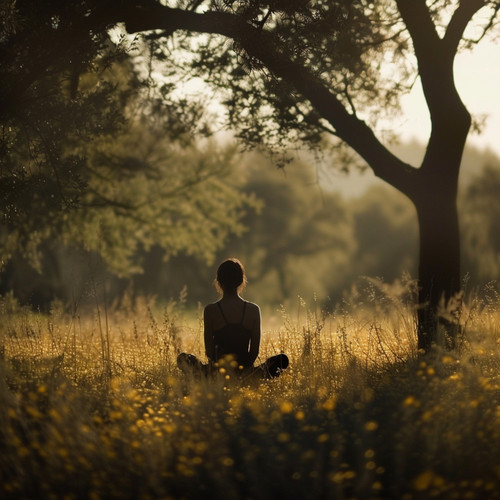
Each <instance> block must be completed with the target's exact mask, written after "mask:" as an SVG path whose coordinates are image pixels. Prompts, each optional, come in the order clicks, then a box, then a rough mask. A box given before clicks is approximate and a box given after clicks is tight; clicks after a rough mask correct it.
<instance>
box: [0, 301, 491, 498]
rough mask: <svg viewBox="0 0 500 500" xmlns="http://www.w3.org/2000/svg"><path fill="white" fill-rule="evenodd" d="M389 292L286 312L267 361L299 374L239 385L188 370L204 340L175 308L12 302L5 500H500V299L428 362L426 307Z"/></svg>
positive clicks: (5, 343) (266, 351) (3, 412)
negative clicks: (421, 315) (422, 337)
mask: <svg viewBox="0 0 500 500" xmlns="http://www.w3.org/2000/svg"><path fill="white" fill-rule="evenodd" d="M385 296H386V299H387V297H389V295H388V294H386V295H385ZM379 299H380V297H378V299H377V301H375V302H373V301H372V302H369V303H366V302H362V301H361V299H360V298H359V297H357V298H356V300H357V302H356V300H355V302H354V303H352V304H349V307H346V308H344V310H340V311H337V312H336V313H335V314H325V313H322V312H321V311H320V310H319V308H317V307H316V306H315V305H314V304H313V305H312V306H309V307H307V305H306V304H304V303H303V302H302V301H299V302H298V304H297V307H296V309H295V310H288V311H281V315H282V316H281V325H282V326H281V328H279V329H278V330H276V331H265V332H264V335H263V343H262V348H261V355H260V357H261V358H262V359H264V358H265V357H266V356H268V355H272V354H275V353H276V352H279V351H284V352H286V353H287V354H288V356H289V358H290V362H291V364H290V367H289V369H288V370H287V371H286V373H284V374H283V376H282V377H280V378H278V379H275V380H272V381H262V382H253V383H252V384H251V385H242V384H240V383H236V381H232V380H231V379H227V377H226V376H225V375H224V374H221V376H220V377H219V378H218V379H216V380H211V381H208V380H196V379H190V378H186V377H185V376H182V375H181V373H180V372H179V371H178V369H177V367H176V363H175V358H176V355H177V354H178V353H179V352H181V351H189V352H193V353H194V354H196V355H199V356H202V352H203V345H202V340H201V339H202V332H201V322H200V320H199V315H198V318H196V320H195V321H191V322H188V319H191V320H193V316H196V314H191V315H188V314H187V313H184V314H183V313H182V312H181V311H182V309H180V308H179V307H175V306H174V307H172V306H169V307H166V308H164V309H162V310H158V308H155V307H154V305H153V304H148V303H147V302H146V301H144V300H142V301H141V300H138V301H135V302H134V303H132V302H130V303H129V304H128V305H123V304H122V305H121V307H114V308H113V307H110V308H107V309H105V308H104V307H101V308H97V307H96V308H95V309H94V310H92V311H89V312H87V313H85V314H84V313H83V312H81V313H80V314H78V313H74V314H71V315H67V314H65V313H64V312H63V311H62V309H61V308H58V307H55V308H54V309H53V311H52V313H51V314H50V315H41V314H34V313H32V312H30V311H28V310H25V309H22V308H19V307H17V306H16V305H15V304H14V303H13V300H12V298H9V297H4V298H3V301H2V303H1V307H2V311H1V312H2V318H3V322H2V325H1V327H0V328H1V336H0V356H1V361H0V371H1V374H0V375H1V379H0V461H1V481H0V498H6V499H10V498H12V499H14V498H15V499H18V498H96V499H97V498H120V499H123V498H196V499H198V498H224V499H226V498H227V499H232V498H234V499H237V498H238V499H239V498H245V499H246V498H252V499H253V498H255V499H267V498H301V499H302V498H335V499H351V498H359V499H376V498H381V499H382V498H384V499H385V498H395V499H396V498H397V499H421V498H457V499H462V498H480V499H484V498H496V497H498V496H499V493H498V489H497V485H498V484H499V482H500V439H499V437H500V378H499V373H500V371H499V368H500V354H499V348H500V302H499V300H498V297H496V296H491V297H490V299H489V300H488V301H479V300H475V301H471V303H470V307H469V309H468V310H467V314H466V315H465V316H464V325H465V333H464V335H465V336H464V339H465V340H464V342H463V343H462V345H461V349H460V351H457V352H441V351H439V350H435V351H434V352H432V353H430V354H428V355H426V356H422V355H419V354H418V353H417V352H416V346H415V339H414V326H413V319H412V318H413V314H412V311H411V310H410V309H408V308H407V307H405V306H404V305H403V303H402V302H398V301H397V300H393V299H390V300H389V299H387V300H385V301H384V300H379ZM103 315H105V317H103ZM187 316H190V317H189V318H188V317H187ZM193 325H194V326H193Z"/></svg>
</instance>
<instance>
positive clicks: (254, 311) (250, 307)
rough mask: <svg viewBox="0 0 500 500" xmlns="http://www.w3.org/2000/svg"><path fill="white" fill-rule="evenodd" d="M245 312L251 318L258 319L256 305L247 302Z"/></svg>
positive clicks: (258, 310)
mask: <svg viewBox="0 0 500 500" xmlns="http://www.w3.org/2000/svg"><path fill="white" fill-rule="evenodd" d="M246 307H247V311H248V313H249V314H251V315H252V316H253V317H257V316H259V317H260V307H259V306H258V305H257V304H254V303H253V302H248V301H247V305H246Z"/></svg>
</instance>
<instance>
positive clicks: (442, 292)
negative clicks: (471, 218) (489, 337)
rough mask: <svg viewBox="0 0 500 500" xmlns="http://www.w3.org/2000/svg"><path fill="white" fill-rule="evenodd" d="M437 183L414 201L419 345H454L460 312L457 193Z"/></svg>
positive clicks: (424, 348) (427, 348)
mask: <svg viewBox="0 0 500 500" xmlns="http://www.w3.org/2000/svg"><path fill="white" fill-rule="evenodd" d="M434 184H435V183H434ZM446 191H447V190H441V191H440V190H439V189H436V186H435V185H434V187H431V188H430V189H428V191H427V193H426V194H425V195H423V196H421V197H419V199H418V200H417V201H416V202H415V205H416V209H417V215H418V223H419V229H420V256H419V268H418V280H419V293H418V313H417V317H418V327H417V334H418V348H419V349H422V350H423V351H425V352H428V351H429V350H430V348H431V347H432V345H433V344H437V345H443V346H445V347H447V348H453V347H454V346H455V340H456V336H457V333H458V321H457V319H458V317H457V316H458V314H459V312H460V304H461V303H460V237H459V225H458V213H457V206H456V194H455V193H454V192H453V191H448V192H446Z"/></svg>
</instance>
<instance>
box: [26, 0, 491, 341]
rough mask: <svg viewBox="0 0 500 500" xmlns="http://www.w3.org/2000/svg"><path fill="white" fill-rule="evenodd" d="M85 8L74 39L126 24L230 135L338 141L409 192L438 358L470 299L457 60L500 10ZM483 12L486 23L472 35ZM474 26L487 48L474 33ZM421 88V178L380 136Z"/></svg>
mask: <svg viewBox="0 0 500 500" xmlns="http://www.w3.org/2000/svg"><path fill="white" fill-rule="evenodd" d="M23 3H24V2H23ZM35 3H37V2H35ZM47 3H51V2H47ZM77 4H78V7H79V8H78V9H77V10H78V14H75V15H74V16H73V18H77V20H78V23H76V22H75V23H74V25H75V26H78V30H73V33H74V36H75V37H77V38H82V39H85V40H86V39H87V38H88V37H89V34H93V35H95V34H96V33H103V29H108V28H110V27H112V26H117V25H120V23H123V25H124V26H125V28H126V31H127V32H128V33H139V32H140V33H144V34H145V37H144V38H145V39H146V40H147V41H148V42H149V48H150V55H151V56H152V57H153V58H156V59H157V60H158V61H160V63H161V65H162V67H163V68H164V69H165V74H166V76H167V77H168V76H172V75H174V76H176V77H179V76H181V75H186V74H189V75H193V76H198V77H203V78H204V79H205V80H206V81H207V82H209V83H210V84H211V85H212V86H213V87H214V88H215V89H216V90H217V93H218V94H219V95H220V96H221V97H222V101H223V103H224V105H225V106H226V109H227V110H228V112H227V118H228V124H229V125H230V126H232V127H235V128H236V129H237V130H238V135H239V136H240V138H242V139H243V140H244V141H246V142H247V143H253V144H255V143H262V142H265V143H268V144H270V145H271V146H274V147H276V146H280V145H283V144H287V143H290V142H292V143H296V142H297V141H298V140H300V141H304V142H306V143H307V144H309V145H311V146H318V145H319V144H321V142H322V140H323V137H324V136H325V134H326V135H330V136H333V137H334V138H336V139H338V140H339V141H341V143H342V144H345V145H347V146H349V147H350V148H351V149H352V150H353V151H354V152H356V153H357V154H358V155H359V156H360V157H361V158H362V159H363V160H364V161H365V162H366V164H367V165H368V166H369V167H370V168H371V169H372V170H373V171H374V173H375V174H376V175H377V176H378V177H380V178H381V179H383V180H385V181H386V182H388V183H389V184H390V185H392V186H394V187H395V188H396V189H398V190H399V191H401V192H402V193H404V194H405V195H406V196H407V197H408V198H409V199H410V200H411V201H412V202H413V204H414V205H415V208H416V212H417V217H418V223H419V231H420V245H419V247H420V252H419V276H418V278H419V298H418V300H419V304H420V307H419V309H418V319H419V321H418V332H417V333H418V346H419V347H420V348H421V349H424V350H429V349H430V347H431V345H432V343H433V342H436V341H438V320H439V308H440V306H441V305H442V304H447V303H449V302H450V301H451V299H453V297H455V296H456V295H458V294H459V293H460V244H459V227H458V216H457V207H456V198H457V184H458V173H459V170H460V162H461V157H462V152H463V148H464V144H465V141H466V138H467V135H468V132H469V129H470V126H471V116H470V114H469V112H468V111H467V109H466V108H465V106H464V104H463V103H462V101H461V99H460V96H459V95H458V93H457V90H456V88H455V84H454V79H453V61H454V57H455V55H456V53H457V51H458V50H459V48H463V47H467V46H469V47H470V46H472V44H473V43H475V42H476V41H479V40H480V39H481V38H482V37H483V36H484V35H485V34H486V33H487V32H488V31H490V30H491V29H492V28H493V27H494V25H495V20H496V15H497V13H498V11H499V10H500V4H499V3H498V2H496V1H487V0H434V1H430V0H427V1H426V0H379V1H375V2H374V1H369V0H331V1H326V0H316V1H306V0H293V1H289V0H272V1H269V2H264V1H259V0H245V1H238V0H207V1H203V0H179V1H170V2H160V1H156V0H140V1H135V2H121V1H118V0H108V1H103V0H101V1H99V2H96V1H90V0H87V1H85V0H81V1H79V2H77ZM67 10H68V9H67ZM479 11H482V13H483V14H484V15H483V16H482V17H481V19H478V20H477V21H476V22H474V23H473V17H474V16H475V14H476V13H478V12H479ZM78 15H79V17H78ZM56 24H57V23H56ZM472 25H473V27H474V30H473V31H472V32H471V33H472V34H475V35H477V36H476V38H475V39H472V38H471V36H472V35H471V36H469V35H467V32H466V30H467V28H468V27H469V26H472ZM53 31H57V29H55V28H54V29H53ZM80 33H83V35H82V36H80ZM174 33H175V34H176V35H175V37H173V34H174ZM199 34H203V36H201V37H200V36H198V35H199ZM86 37H87V38H86ZM90 38H92V37H90ZM227 40H230V41H232V43H228V42H227ZM388 65H389V66H392V69H393V71H392V72H391V73H390V74H389V73H388V72H387V66H388ZM417 75H418V76H419V77H420V80H421V83H422V87H423V90H424V95H425V98H426V101H427V105H428V108H429V112H430V116H431V122H432V131H431V134H430V137H429V141H428V144H427V150H426V154H425V157H424V159H423V161H422V164H421V165H420V166H419V167H418V168H417V167H414V166H411V165H409V164H407V163H405V162H404V161H402V160H401V159H399V158H397V157H396V156H395V155H393V154H392V153H391V152H390V151H389V150H388V149H387V148H386V147H385V146H384V145H383V144H382V142H381V140H379V139H378V137H377V135H376V133H375V132H376V128H375V124H376V119H377V118H378V117H380V116H381V115H383V111H386V112H388V111H389V110H394V106H396V105H397V98H398V96H399V95H400V94H401V92H403V91H404V90H405V89H407V88H408V87H409V86H410V85H411V83H412V81H413V79H414V78H415V77H416V76H417ZM26 83H28V84H29V83H30V79H29V78H27V79H25V80H24V84H25V85H26ZM449 333H453V329H450V330H449Z"/></svg>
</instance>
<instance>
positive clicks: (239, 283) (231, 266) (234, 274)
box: [215, 259, 247, 293]
mask: <svg viewBox="0 0 500 500" xmlns="http://www.w3.org/2000/svg"><path fill="white" fill-rule="evenodd" d="M215 283H216V285H217V287H218V288H219V289H220V290H221V291H222V292H223V293H237V292H240V291H241V290H243V288H245V285H246V284H247V277H246V274H245V268H244V267H243V264H242V263H241V262H240V261H239V260H238V259H226V260H225V261H224V262H223V263H222V264H221V265H220V266H219V268H218V269H217V276H216V278H215Z"/></svg>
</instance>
